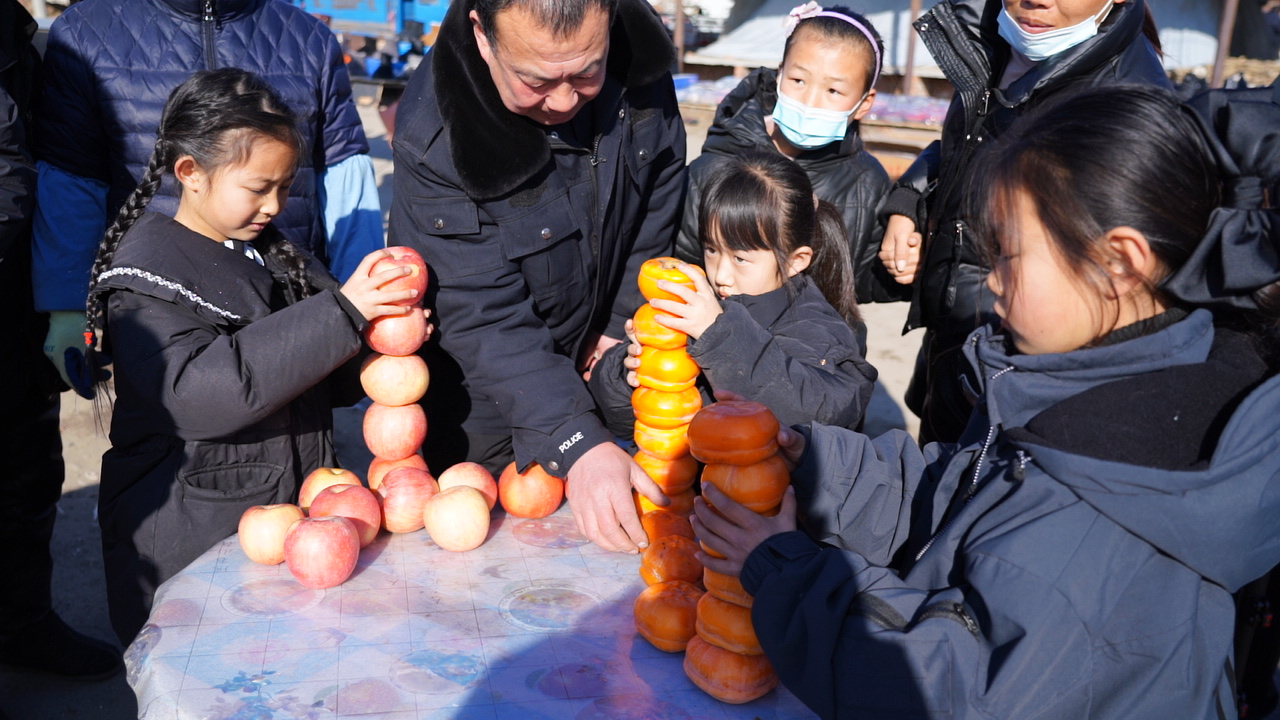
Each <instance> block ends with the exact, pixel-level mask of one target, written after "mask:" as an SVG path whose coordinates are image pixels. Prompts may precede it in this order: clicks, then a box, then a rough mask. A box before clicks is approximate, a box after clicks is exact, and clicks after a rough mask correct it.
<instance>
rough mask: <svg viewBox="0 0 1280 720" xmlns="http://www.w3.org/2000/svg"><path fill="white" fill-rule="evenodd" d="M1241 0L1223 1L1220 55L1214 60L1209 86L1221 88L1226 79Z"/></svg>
mask: <svg viewBox="0 0 1280 720" xmlns="http://www.w3.org/2000/svg"><path fill="white" fill-rule="evenodd" d="M1239 7H1240V0H1224V2H1223V3H1222V24H1221V25H1220V26H1219V27H1218V56H1217V58H1216V59H1215V60H1214V61H1213V78H1212V79H1211V80H1210V81H1209V87H1211V88H1220V87H1222V83H1223V82H1224V81H1225V80H1226V74H1227V58H1228V57H1230V56H1231V35H1232V33H1233V32H1234V31H1235V27H1236V11H1237V10H1238V9H1239Z"/></svg>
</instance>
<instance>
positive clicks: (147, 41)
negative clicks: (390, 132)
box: [38, 0, 369, 258]
mask: <svg viewBox="0 0 1280 720" xmlns="http://www.w3.org/2000/svg"><path fill="white" fill-rule="evenodd" d="M229 66H234V67H239V68H243V69H245V70H248V71H251V72H254V73H257V74H259V75H261V76H262V77H263V78H264V79H265V80H266V81H267V82H269V83H270V84H271V86H272V87H274V88H275V89H276V91H277V92H279V93H280V94H281V96H282V97H283V98H284V100H285V101H286V102H287V103H288V104H289V107H291V108H292V109H293V111H294V112H295V113H296V114H297V116H298V119H299V128H300V129H301V131H302V136H303V140H304V143H305V144H304V147H305V148H308V152H307V154H306V155H305V156H304V157H302V158H301V159H300V167H299V169H298V175H297V179H296V180H295V181H294V183H293V187H292V188H291V189H290V191H289V198H290V200H289V203H288V206H287V207H286V208H285V211H284V213H283V214H282V215H281V217H279V218H277V219H276V223H277V227H279V228H280V230H281V231H282V232H283V233H284V234H285V236H286V237H289V238H290V239H292V240H293V241H294V242H297V243H299V244H300V245H302V246H304V247H306V248H307V249H308V250H309V251H311V252H312V253H313V254H315V255H316V256H317V257H321V258H323V257H324V254H325V232H324V225H323V222H322V220H321V205H320V200H319V197H318V190H319V188H318V187H317V185H318V178H317V171H318V169H319V170H323V169H324V168H325V167H329V166H332V165H334V164H336V163H338V162H340V161H342V160H344V159H346V158H348V157H350V156H352V155H356V154H359V153H367V152H368V151H369V146H368V142H367V141H366V140H365V136H364V130H363V128H362V127H361V125H360V117H359V115H358V114H357V113H356V109H355V105H353V104H352V103H351V102H350V97H351V81H350V79H349V77H348V76H347V72H346V68H345V66H344V65H343V59H342V51H341V49H340V48H339V47H338V43H337V40H335V39H334V37H333V33H332V32H330V31H329V29H328V28H327V27H325V25H324V24H323V23H321V22H320V21H319V20H317V19H316V18H313V17H311V16H310V15H308V14H307V13H306V12H304V11H303V10H301V9H299V8H297V7H294V6H292V5H290V4H288V3H286V2H282V1H281V0H85V1H84V2H81V3H79V4H76V5H73V6H72V7H71V8H69V9H68V10H67V11H66V12H65V13H63V14H62V15H61V16H60V17H59V18H58V20H57V22H55V23H54V24H53V28H52V30H51V31H50V33H49V43H48V48H47V50H46V52H45V78H46V89H45V93H44V98H43V101H42V103H41V106H40V108H41V112H40V115H41V124H40V135H39V137H38V141H39V147H40V153H41V159H42V160H44V161H46V162H49V163H51V164H52V165H54V166H55V167H57V168H59V169H61V170H63V171H66V172H68V173H71V174H72V175H76V176H79V177H83V178H88V179H91V180H97V181H100V182H102V183H105V184H107V185H108V186H109V191H108V194H107V213H108V216H109V217H114V215H115V212H116V209H117V208H119V207H120V206H121V205H122V204H123V203H124V200H125V198H127V197H128V195H129V193H131V192H132V191H133V189H134V188H135V187H136V186H137V184H138V180H139V179H140V178H141V177H142V174H143V173H144V172H145V171H146V166H147V161H148V160H149V159H150V157H151V151H152V148H153V147H154V145H155V129H156V128H157V127H158V126H159V125H160V114H161V112H162V111H163V110H164V104H165V101H166V100H167V99H168V97H169V92H170V91H171V90H173V88H175V87H177V86H178V85H179V84H180V83H182V81H184V80H186V79H187V77H189V76H190V75H191V73H193V72H195V71H197V70H204V69H211V68H217V67H229ZM152 203H153V204H152V205H151V209H152V210H155V211H157V212H162V213H164V214H166V215H169V216H172V215H173V214H174V212H175V211H176V209H177V204H178V192H177V184H176V183H175V182H174V181H173V180H172V178H166V181H165V184H164V185H163V187H162V188H161V190H160V192H159V193H158V194H157V196H156V198H155V199H154V200H153V201H152Z"/></svg>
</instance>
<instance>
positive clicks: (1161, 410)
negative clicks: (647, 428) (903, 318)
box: [742, 310, 1280, 720]
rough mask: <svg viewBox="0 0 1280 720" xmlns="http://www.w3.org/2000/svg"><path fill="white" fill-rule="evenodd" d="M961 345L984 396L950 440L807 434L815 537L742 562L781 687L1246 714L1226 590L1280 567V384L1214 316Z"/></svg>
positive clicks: (892, 711) (863, 710) (846, 709)
mask: <svg viewBox="0 0 1280 720" xmlns="http://www.w3.org/2000/svg"><path fill="white" fill-rule="evenodd" d="M966 351H967V352H968V354H969V355H970V357H971V358H972V359H974V361H975V366H976V367H977V368H978V369H979V373H980V376H981V377H982V378H984V380H985V394H984V401H983V402H982V403H981V404H980V406H979V409H978V411H977V412H976V413H975V415H974V419H973V421H972V422H971V423H970V425H969V428H968V430H967V431H966V433H965V437H964V438H962V442H961V443H960V444H959V445H958V446H940V445H930V446H927V447H926V448H925V450H924V451H923V453H922V452H921V451H920V450H919V449H917V447H916V445H915V443H914V442H913V441H912V440H911V438H910V437H909V436H907V435H906V434H905V433H901V432H894V433H891V434H888V435H884V436H882V437H880V438H876V439H874V440H873V439H871V438H867V437H865V436H862V435H857V434H854V433H851V432H848V431H845V430H840V429H834V428H827V427H822V426H817V425H815V426H813V427H812V428H811V429H809V430H808V441H809V442H808V447H807V450H806V453H805V455H804V457H803V459H802V461H801V465H800V466H799V467H797V468H796V471H795V473H794V476H793V480H794V483H795V487H796V492H797V498H798V500H799V502H800V506H801V520H802V523H803V524H804V526H805V527H806V529H807V531H808V534H809V536H806V535H805V534H804V533H801V532H794V533H785V534H781V535H776V536H774V537H772V538H770V539H769V540H768V541H767V542H765V543H764V544H762V545H761V546H759V547H758V548H757V549H756V550H755V551H754V552H753V553H752V554H751V556H750V557H749V558H748V560H747V563H746V566H745V567H744V570H743V574H742V581H743V585H744V587H746V589H747V590H748V591H749V592H752V593H753V594H754V596H755V605H754V608H753V611H752V618H753V620H754V621H755V628H756V632H757V634H758V635H759V637H760V640H761V643H762V644H763V646H764V648H765V651H766V653H767V654H768V655H769V657H770V659H771V660H772V661H773V663H774V665H775V667H776V668H777V669H778V672H779V674H780V675H781V677H782V680H783V682H784V683H786V684H787V686H788V687H789V688H790V689H791V690H792V691H793V692H795V693H796V694H797V695H798V696H799V697H801V698H802V699H803V700H804V701H805V702H806V703H807V704H809V705H810V707H812V708H814V709H815V710H816V711H817V712H818V713H819V714H820V715H821V716H823V717H826V718H832V717H841V718H863V717H906V716H911V717H930V718H935V717H936V718H943V717H945V718H952V719H962V718H1032V717H1034V718H1037V719H1038V720H1048V719H1051V718H1053V719H1057V718H1061V719H1062V720H1067V719H1070V720H1083V719H1084V718H1094V719H1100V718H1116V719H1121V718H1123V719H1124V720H1139V719H1142V718H1149V719H1151V720H1166V719H1168V718H1203V719H1205V720H1209V719H1211V718H1222V717H1235V714H1234V713H1235V708H1234V698H1233V696H1232V691H1231V687H1230V683H1229V679H1230V676H1231V670H1230V667H1229V664H1228V660H1229V658H1230V657H1231V652H1232V627H1233V621H1234V605H1233V602H1232V598H1231V593H1232V592H1233V591H1235V590H1236V589H1237V588H1239V587H1240V586H1241V585H1243V584H1245V583H1246V582H1249V581H1250V580H1253V579H1254V578H1256V577H1258V576H1260V575H1262V574H1263V573H1265V572H1266V571H1268V570H1269V569H1270V568H1271V567H1273V566H1274V565H1275V564H1276V563H1277V561H1280V532H1278V531H1277V525H1276V518H1277V517H1280V414H1277V413H1276V407H1277V406H1278V405H1280V378H1271V379H1269V380H1265V381H1261V378H1263V377H1265V375H1266V372H1267V371H1266V367H1265V365H1264V364H1263V363H1262V362H1261V360H1260V359H1258V356H1257V355H1256V354H1254V353H1252V350H1251V347H1250V345H1249V342H1248V340H1247V339H1246V338H1244V337H1243V336H1241V335H1238V334H1234V333H1229V332H1226V331H1217V330H1215V328H1214V326H1213V324H1212V318H1211V316H1210V314H1209V313H1208V312H1207V311H1203V310H1200V311H1196V312H1195V313H1193V314H1192V315H1190V316H1189V317H1187V318H1186V319H1184V320H1182V321H1180V322H1177V323H1175V324H1173V325H1170V326H1168V327H1166V328H1164V329H1163V330H1159V331H1157V332H1154V333H1152V334H1149V335H1146V336H1143V337H1139V338H1136V339H1132V340H1129V341H1127V342H1122V343H1119V344H1115V345H1110V346H1105V347H1098V348H1091V349H1084V350H1079V351H1075V352H1071V353H1065V354H1059V355H1040V356H1027V355H1010V354H1009V353H1007V352H1006V351H1005V345H1004V339H1003V338H1002V337H1000V336H998V335H994V334H993V333H992V331H991V330H990V328H983V329H981V330H979V331H977V332H975V333H974V335H973V336H971V338H970V341H969V343H968V344H967V345H966ZM1259 382H1261V384H1260V385H1259ZM810 536H811V537H812V538H813V539H810ZM815 540H816V541H818V542H820V543H825V544H829V546H827V545H820V544H818V543H815Z"/></svg>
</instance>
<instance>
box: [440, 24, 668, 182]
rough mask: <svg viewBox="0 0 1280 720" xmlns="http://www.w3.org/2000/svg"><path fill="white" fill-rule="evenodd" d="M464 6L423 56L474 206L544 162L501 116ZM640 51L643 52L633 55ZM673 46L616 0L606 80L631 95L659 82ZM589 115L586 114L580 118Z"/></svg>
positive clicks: (535, 135)
mask: <svg viewBox="0 0 1280 720" xmlns="http://www.w3.org/2000/svg"><path fill="white" fill-rule="evenodd" d="M472 7H473V2H471V0H457V1H456V2H454V3H452V5H451V7H450V8H449V12H448V13H447V14H446V15H445V18H444V22H443V23H442V24H441V27H440V35H439V38H438V40H437V41H436V45H435V47H434V48H432V50H431V53H432V55H433V56H434V57H433V59H432V64H431V71H432V81H433V82H434V84H435V91H436V98H437V101H438V103H439V108H440V117H441V119H442V120H443V121H444V126H445V133H446V134H447V137H448V140H449V147H450V155H451V157H452V159H453V164H454V167H455V168H456V169H457V172H458V178H459V180H460V181H461V183H462V189H463V190H464V191H465V192H466V193H467V195H468V196H470V197H472V198H476V199H489V198H495V197H498V196H501V195H504V194H506V193H508V192H511V191H512V190H514V189H516V188H517V187H519V186H520V185H521V184H522V183H524V182H525V181H526V180H528V179H529V178H531V177H533V175H534V174H535V173H537V172H538V171H539V170H540V169H542V168H543V167H544V166H545V165H546V164H547V162H548V161H549V160H550V159H551V149H550V146H549V145H548V143H547V137H546V133H544V132H543V131H542V129H541V128H540V127H538V126H537V125H536V124H534V123H533V122H531V121H529V120H527V119H526V118H524V117H521V116H519V115H516V114H514V113H512V112H511V111H509V110H507V108H506V106H504V105H503V104H502V99H501V98H500V97H499V96H498V90H497V88H495V87H494V85H493V79H492V78H491V77H490V75H489V66H488V65H486V64H485V62H484V59H483V58H481V57H480V50H479V48H477V47H476V42H475V37H474V36H473V35H472V32H471V20H470V18H469V13H470V12H471V9H472ZM636 48H645V49H647V51H645V52H638V53H637V52H633V49H636ZM675 57H676V55H675V46H674V45H672V43H671V39H670V38H669V37H668V36H667V31H666V28H665V27H663V25H662V21H661V20H660V19H659V18H658V15H657V13H656V12H654V10H653V9H652V7H650V5H649V3H648V2H646V1H645V0H619V2H618V8H617V10H615V11H614V19H613V28H612V29H611V31H610V37H609V60H608V66H607V67H608V73H609V75H610V76H612V77H613V78H615V79H616V80H617V81H618V82H620V83H622V84H623V86H625V87H628V88H632V87H640V86H643V85H648V84H650V83H653V82H656V81H657V80H659V79H661V78H662V77H663V75H665V74H666V73H667V72H668V71H669V70H670V69H671V67H672V65H674V64H675ZM583 112H589V110H585V109H584V110H583Z"/></svg>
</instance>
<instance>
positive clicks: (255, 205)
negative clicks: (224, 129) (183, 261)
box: [174, 136, 298, 242]
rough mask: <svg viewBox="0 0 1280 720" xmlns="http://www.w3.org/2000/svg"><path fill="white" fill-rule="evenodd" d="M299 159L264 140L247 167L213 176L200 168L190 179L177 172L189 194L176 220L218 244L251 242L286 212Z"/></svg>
mask: <svg viewBox="0 0 1280 720" xmlns="http://www.w3.org/2000/svg"><path fill="white" fill-rule="evenodd" d="M185 159H187V160H190V156H187V158H185ZM297 159H298V156H297V151H296V150H294V148H293V147H291V146H289V145H286V144H284V143H282V142H280V141H279V140H276V139H274V138H269V137H265V136H263V137H259V138H257V139H256V140H254V142H253V145H252V149H251V150H250V152H249V157H248V158H247V159H245V161H244V162H242V163H237V164H233V165H224V166H222V167H219V168H217V169H216V170H214V172H212V173H208V172H205V171H204V170H203V169H201V168H200V167H199V166H194V165H193V166H192V170H191V172H190V173H189V174H188V173H184V172H182V171H181V168H176V170H177V172H176V174H177V175H178V176H179V181H180V182H182V185H183V192H182V200H181V202H180V204H179V206H178V212H177V214H176V215H175V216H174V219H175V220H177V221H178V222H180V223H182V224H183V225H186V226H187V227H188V228H190V229H191V230H194V231H195V232H198V233H200V234H201V235H204V236H206V237H208V238H210V239H212V240H216V241H217V242H223V241H225V240H228V239H230V240H244V241H251V240H253V239H255V238H256V237H258V235H259V234H260V233H261V232H262V231H263V230H264V229H265V228H266V227H267V225H268V224H270V223H271V221H272V220H274V219H275V217H276V216H277V215H279V214H280V213H281V211H283V210H284V206H285V202H286V201H287V200H288V199H289V186H290V185H292V184H293V177H294V172H295V169H296V167H297ZM182 162H183V158H180V159H179V160H178V163H176V164H175V165H180V164H181V163H182ZM192 162H194V161H192Z"/></svg>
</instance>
